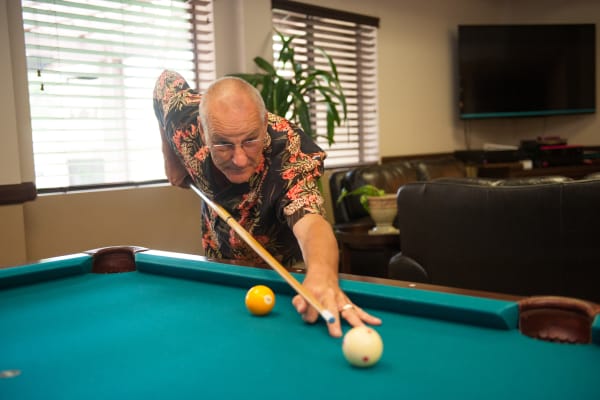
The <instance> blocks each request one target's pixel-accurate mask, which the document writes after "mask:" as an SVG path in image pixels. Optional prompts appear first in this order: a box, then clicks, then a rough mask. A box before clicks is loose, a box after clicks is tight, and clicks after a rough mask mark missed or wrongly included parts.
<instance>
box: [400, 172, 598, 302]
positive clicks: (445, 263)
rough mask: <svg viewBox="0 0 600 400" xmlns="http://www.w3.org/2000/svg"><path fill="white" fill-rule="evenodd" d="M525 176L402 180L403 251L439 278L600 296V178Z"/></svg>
mask: <svg viewBox="0 0 600 400" xmlns="http://www.w3.org/2000/svg"><path fill="white" fill-rule="evenodd" d="M522 183H523V182H521V184H518V185H509V184H508V183H507V182H503V183H501V184H496V185H489V184H477V183H476V181H473V180H469V181H465V182H463V183H460V182H458V181H454V182H448V181H447V182H444V181H437V180H434V181H430V182H414V183H409V184H407V185H404V186H402V188H400V190H399V191H398V197H397V202H398V217H397V221H398V227H399V228H400V235H401V238H402V254H403V255H404V256H406V257H409V258H411V259H413V260H414V261H416V262H417V263H419V264H420V265H421V266H422V267H423V268H424V269H425V271H426V273H427V276H428V277H429V279H430V281H431V283H434V284H440V285H448V286H455V287H462V288H468V289H477V290H489V291H496V292H503V293H513V294H519V295H544V294H553V295H565V296H572V297H580V298H584V299H588V300H593V301H600V290H598V288H597V283H598V282H599V281H600V251H598V245H597V239H596V237H597V232H596V230H597V227H598V226H600V212H598V204H600V180H586V181H565V182H553V183H552V182H551V183H534V184H529V185H524V184H522ZM393 278H398V279H402V277H401V276H393Z"/></svg>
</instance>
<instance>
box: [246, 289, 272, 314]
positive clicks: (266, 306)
mask: <svg viewBox="0 0 600 400" xmlns="http://www.w3.org/2000/svg"><path fill="white" fill-rule="evenodd" d="M274 306H275V293H273V291H272V290H271V288H269V287H267V286H265V285H256V286H253V287H251V288H250V289H249V290H248V292H247V293H246V308H247V309H248V311H250V312H251V313H252V314H254V315H267V314H268V313H270V312H271V310H272V309H273V307H274Z"/></svg>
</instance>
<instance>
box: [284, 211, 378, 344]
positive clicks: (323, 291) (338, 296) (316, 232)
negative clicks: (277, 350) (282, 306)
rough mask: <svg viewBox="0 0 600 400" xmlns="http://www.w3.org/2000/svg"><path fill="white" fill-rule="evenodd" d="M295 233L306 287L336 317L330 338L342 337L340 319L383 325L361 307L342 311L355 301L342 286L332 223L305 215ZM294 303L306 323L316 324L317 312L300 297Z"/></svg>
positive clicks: (354, 324)
mask: <svg viewBox="0 0 600 400" xmlns="http://www.w3.org/2000/svg"><path fill="white" fill-rule="evenodd" d="M293 231H294V235H295V236H296V239H297V240H298V244H299V245H300V249H301V250H302V256H303V258H304V263H305V264H306V268H307V271H306V277H305V279H304V282H303V285H304V286H305V287H306V288H307V289H308V290H310V291H311V292H312V293H313V294H314V295H315V297H316V298H317V299H318V300H319V301H320V302H321V304H322V305H323V307H325V308H327V309H328V310H329V311H331V313H332V314H333V315H334V316H335V317H336V321H335V322H334V323H332V324H329V326H328V329H329V333H330V335H331V336H334V337H340V336H342V328H341V324H340V316H341V317H343V318H344V319H346V321H348V323H349V324H350V325H352V326H359V325H363V324H364V323H368V324H371V325H379V324H381V320H380V319H379V318H376V317H373V316H372V315H369V314H368V313H366V312H364V311H363V310H362V309H361V308H359V307H358V306H354V307H353V308H350V309H346V310H344V311H341V310H342V307H343V306H344V305H347V304H352V302H351V301H350V299H349V298H348V296H346V294H345V293H344V292H343V291H342V290H341V289H340V286H339V279H338V259H339V253H338V246H337V241H336V239H335V235H334V233H333V229H332V228H331V225H330V224H329V222H327V220H326V219H325V218H324V217H323V216H321V215H319V214H306V215H305V216H303V217H302V218H301V219H300V220H299V221H298V222H296V223H295V224H294V228H293ZM292 303H293V304H294V307H296V310H297V311H298V313H300V314H301V315H302V318H303V319H304V320H305V321H306V322H309V323H313V322H315V321H316V320H317V319H318V318H319V313H318V312H317V310H315V309H313V308H312V307H310V306H309V305H308V303H307V302H306V300H304V299H303V298H302V297H301V296H296V297H294V299H293V300H292Z"/></svg>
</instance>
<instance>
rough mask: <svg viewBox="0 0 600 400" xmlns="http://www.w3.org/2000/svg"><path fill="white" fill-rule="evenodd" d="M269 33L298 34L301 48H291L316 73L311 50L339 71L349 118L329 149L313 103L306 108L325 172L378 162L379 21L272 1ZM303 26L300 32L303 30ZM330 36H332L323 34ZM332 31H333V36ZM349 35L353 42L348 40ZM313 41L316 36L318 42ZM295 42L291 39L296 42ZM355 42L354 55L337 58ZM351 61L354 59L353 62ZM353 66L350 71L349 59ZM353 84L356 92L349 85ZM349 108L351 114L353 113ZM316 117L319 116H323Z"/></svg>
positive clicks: (274, 49)
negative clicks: (323, 154) (322, 154)
mask: <svg viewBox="0 0 600 400" xmlns="http://www.w3.org/2000/svg"><path fill="white" fill-rule="evenodd" d="M271 10H272V21H273V28H274V29H276V30H277V31H278V32H280V33H282V34H283V35H285V36H290V35H297V36H298V39H301V40H305V41H306V44H305V45H304V46H298V45H297V43H296V42H295V43H294V48H295V50H299V51H297V54H298V53H300V54H302V56H305V62H307V63H309V64H311V65H312V66H316V67H318V68H321V67H323V68H326V66H324V65H322V64H321V65H319V64H318V63H317V62H316V61H315V59H316V58H317V57H315V56H316V55H317V54H316V53H317V52H314V49H315V48H322V49H324V50H325V51H326V52H327V53H328V55H329V56H330V57H331V58H332V59H333V60H334V62H335V63H336V65H337V66H338V73H339V75H340V80H341V83H342V88H343V89H344V93H345V95H346V98H347V102H348V106H349V118H348V120H347V121H346V122H343V123H342V125H341V126H339V127H337V126H336V129H335V136H334V139H335V143H334V144H333V145H332V146H329V145H328V143H327V142H326V140H325V139H324V137H325V136H326V135H325V133H324V130H325V127H321V128H319V126H318V122H319V121H318V120H319V119H320V120H323V119H324V118H320V116H319V114H318V110H317V107H318V102H315V101H314V99H311V102H310V103H309V105H310V107H311V114H312V116H313V118H312V121H313V124H315V125H317V126H313V129H317V130H318V138H317V140H316V141H317V144H319V145H320V146H321V147H322V148H323V150H324V151H325V152H326V153H328V157H327V158H326V159H325V167H326V168H327V169H333V168H343V167H348V166H353V165H362V164H372V163H378V162H379V161H380V153H379V138H378V115H377V108H378V107H377V29H378V28H379V18H376V17H371V16H367V15H362V14H356V13H351V12H347V11H341V10H336V9H331V8H326V7H320V6H314V5H310V4H305V3H300V2H296V1H288V0H272V1H271ZM303 26H304V28H303ZM328 31H329V32H333V33H328ZM336 31H337V32H336ZM352 34H354V35H355V37H354V38H350V39H349V36H350V35H352ZM317 36H318V37H317ZM295 41H296V39H295ZM353 41H354V42H355V46H354V47H355V54H352V55H350V54H349V53H350V52H348V51H346V52H344V53H342V51H343V50H342V49H343V48H346V49H347V48H348V47H349V46H350V44H351V43H353ZM278 45H279V43H278V37H277V35H274V41H273V51H274V56H275V57H276V54H277V46H278ZM353 57H354V58H353ZM352 58H353V60H354V61H355V70H352V66H351V65H349V62H350V61H349V60H350V59H352ZM352 77H354V78H355V79H356V87H353V85H352V82H351V80H352ZM353 108H354V109H353ZM322 114H323V113H321V114H320V115H322Z"/></svg>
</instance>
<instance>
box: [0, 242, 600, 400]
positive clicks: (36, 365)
mask: <svg viewBox="0 0 600 400" xmlns="http://www.w3.org/2000/svg"><path fill="white" fill-rule="evenodd" d="M138 260H139V262H138V264H139V267H138V268H139V271H138V272H130V273H122V274H107V275H99V274H89V273H84V272H85V271H86V268H82V269H81V272H79V273H76V274H73V275H72V276H66V277H65V276H64V275H63V274H58V276H57V279H53V280H46V281H43V282H37V283H28V284H25V282H24V281H21V282H19V284H14V287H5V288H4V289H2V290H0V370H7V369H18V370H20V371H21V374H20V375H19V376H17V377H14V378H10V379H0V399H121V398H122V399H125V398H127V399H139V398H144V399H172V398H177V399H199V398H211V399H212V398H217V399H221V398H223V399H232V398H263V399H274V398H285V399H306V398H310V397H315V398H344V399H350V398H365V399H371V398H372V399H383V398H394V399H399V398H407V399H415V398H421V399H422V398H427V399H428V398H445V399H449V398H452V399H453V398H466V399H484V398H485V399H507V398H520V399H565V398H570V399H599V398H600V385H599V381H598V377H599V376H600V346H598V345H595V344H594V345H561V344H554V343H548V342H542V341H538V340H534V339H530V338H527V337H524V336H522V335H521V334H520V333H519V332H518V330H516V329H514V326H512V327H511V326H510V325H511V324H513V322H514V315H513V314H514V310H515V308H514V304H512V303H510V302H503V301H496V300H489V299H478V298H471V297H466V296H456V295H448V294H441V293H431V292H424V291H418V290H406V289H404V290H402V289H401V288H394V287H388V286H381V285H373V284H364V283H356V282H344V285H345V286H346V287H347V289H348V290H349V291H350V292H352V293H353V294H354V295H356V296H362V299H363V300H365V301H366V302H367V303H369V305H370V307H369V311H371V312H372V313H373V314H376V315H378V316H380V317H382V318H383V320H384V324H383V325H382V326H381V327H379V328H377V330H378V332H379V333H380V334H381V336H382V338H383V340H384V343H385V348H384V354H383V357H382V359H381V361H380V362H379V364H377V365H376V366H375V367H373V368H371V369H357V368H353V367H351V366H350V365H348V364H347V363H346V361H345V360H344V358H343V356H342V352H341V339H333V338H330V337H329V336H328V335H327V331H326V329H325V326H323V322H321V321H319V323H318V326H311V325H307V324H305V323H303V322H302V320H301V319H300V318H299V317H298V316H297V314H296V312H295V311H294V309H293V308H292V306H291V305H290V301H291V296H292V293H291V292H290V290H289V288H287V287H286V286H285V285H284V284H282V282H281V280H280V279H279V277H277V276H276V275H275V274H274V273H273V272H272V271H267V270H255V269H248V268H243V267H232V266H223V265H218V264H210V263H208V264H207V263H203V264H202V263H198V262H197V261H195V260H194V259H189V260H185V259H177V260H173V259H171V258H169V257H162V256H159V255H153V254H145V255H141V254H140V255H138ZM80 262H81V263H82V264H85V263H87V262H88V261H87V260H86V259H85V258H82V259H81V260H80ZM60 264H61V263H60V262H59V263H57V265H54V267H53V268H54V269H56V268H59V266H60ZM161 266H162V267H161ZM37 268H40V266H39V265H38V266H37ZM157 268H158V270H157ZM59 269H60V268H59ZM140 271H146V272H140ZM150 272H153V273H150ZM154 272H161V273H162V274H164V275H159V274H156V273H154ZM11 274H13V275H14V273H13V272H11ZM7 275H9V274H5V276H4V278H6V277H7ZM169 275H175V276H169ZM181 276H185V278H182V277H181ZM2 278H3V276H2V275H0V280H1V279H2ZM11 279H13V282H15V281H14V276H13V277H12V278H11ZM219 282H229V283H231V285H229V284H225V283H219ZM257 282H261V283H267V284H269V285H270V286H272V287H274V288H275V289H276V295H277V303H276V305H275V308H274V310H273V312H272V313H271V314H270V315H268V316H266V317H254V316H252V315H250V314H249V313H248V312H247V310H246V309H245V306H244V296H245V292H246V290H247V289H248V288H249V287H250V286H251V285H253V284H256V283H257ZM361 304H362V303H361ZM378 304H379V306H378ZM419 309H421V310H423V312H424V315H425V316H419V315H418V314H419V313H420V311H419ZM477 309H479V310H480V312H479V313H477V312H475V311H476V310H477ZM406 310H410V313H407V312H404V311H406ZM460 310H462V311H463V312H465V313H467V314H469V313H471V314H472V315H471V317H469V321H467V322H469V323H465V321H463V320H461V317H460ZM445 312H448V313H449V314H450V315H448V316H447V317H448V318H447V319H455V320H456V321H454V322H453V321H448V320H443V319H441V318H440V317H442V316H443V315H442V314H443V313H445ZM440 313H442V314H440ZM453 314H456V315H453ZM477 315H479V316H480V318H481V320H483V321H484V323H483V325H484V326H477V325H475V324H474V323H476V319H477V318H476V317H477ZM492 315H495V316H496V317H491V316H492ZM487 320H490V321H492V322H491V323H492V324H498V326H495V327H493V328H491V327H488V326H489V323H488V322H485V321H487ZM498 321H504V322H502V323H500V322H498ZM502 324H505V325H506V326H504V327H503V326H502ZM344 329H345V330H347V329H348V327H347V326H344Z"/></svg>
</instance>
